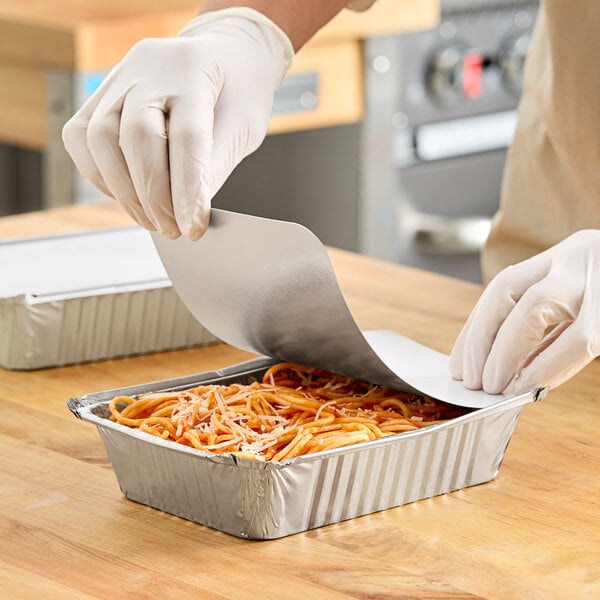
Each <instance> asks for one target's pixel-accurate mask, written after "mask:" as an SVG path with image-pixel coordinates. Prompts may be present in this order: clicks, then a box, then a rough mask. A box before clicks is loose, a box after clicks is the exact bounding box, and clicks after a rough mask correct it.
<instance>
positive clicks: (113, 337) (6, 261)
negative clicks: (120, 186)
mask: <svg viewBox="0 0 600 600" xmlns="http://www.w3.org/2000/svg"><path fill="white" fill-rule="evenodd" d="M0 273H2V278H1V279H0V367H2V368H4V369H39V368H43V367H53V366H59V365H66V364H70V363H80V362H87V361H92V360H100V359H108V358H115V357H120V356H129V355H135V354H144V353H148V352H158V351H162V350H172V349H175V348H183V347H188V346H197V345H205V344H209V343H214V342H216V341H219V340H218V338H217V337H216V336H215V335H213V334H212V333H209V332H208V331H207V330H206V329H205V328H204V327H203V326H202V325H200V324H199V323H198V322H197V321H196V319H195V318H194V317H193V316H192V315H191V314H190V312H189V311H188V309H187V308H186V307H185V305H184V304H183V303H182V302H181V300H180V299H179V297H178V295H177V294H176V293H175V290H174V289H173V287H172V285H171V281H170V280H169V278H168V276H167V274H166V272H165V270H164V268H163V266H162V264H161V262H160V259H159V258H158V256H157V254H156V250H155V248H154V245H153V244H152V241H151V239H150V237H149V235H148V233H147V232H145V231H143V230H141V229H139V228H136V227H122V228H117V229H107V230H98V231H92V232H86V233H80V234H70V235H59V236H49V237H36V238H24V239H18V240H9V241H5V242H0Z"/></svg>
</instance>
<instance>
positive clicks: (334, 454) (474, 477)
mask: <svg viewBox="0 0 600 600" xmlns="http://www.w3.org/2000/svg"><path fill="white" fill-rule="evenodd" d="M261 372H262V371H261ZM246 376H247V373H246ZM227 379H228V380H230V379H231V375H230V374H229V375H228V377H227ZM204 381H205V382H206V380H204ZM154 389H156V390H158V389H161V390H164V389H168V388H166V387H165V382H158V383H157V384H155V386H154ZM531 400H533V397H532V396H531V395H524V396H520V397H517V398H513V399H509V400H505V401H503V402H501V403H499V404H498V405H494V406H492V407H489V408H485V409H480V410H477V411H473V412H472V413H469V414H467V415H464V416H462V417H459V418H457V419H454V420H453V421H449V422H446V423H442V424H438V425H434V426H431V427H427V428H423V429H419V430H415V431H411V432H408V433H404V434H398V435H393V436H388V437H385V438H382V439H379V440H374V441H372V442H367V443H364V444H357V445H355V446H350V447H347V448H341V449H337V450H332V451H328V452H322V453H315V454H311V455H307V456H302V457H298V458H295V459H292V460H290V461H288V462H282V463H266V462H261V461H252V460H247V459H239V458H235V457H231V456H227V455H221V456H213V455H209V454H204V453H201V452H198V451H196V450H193V449H191V448H187V447H185V446H182V445H180V444H176V443H174V442H166V441H164V440H162V439H159V438H156V437H154V436H150V435H148V434H144V433H142V432H139V431H137V430H133V429H129V428H127V427H124V426H121V425H117V424H115V423H113V422H111V421H109V420H108V419H107V418H106V417H107V409H106V404H107V402H106V397H104V398H103V402H101V403H97V404H94V403H93V402H92V398H90V397H84V398H83V399H81V408H80V409H79V410H78V411H77V410H76V411H74V412H77V413H78V414H79V415H80V416H81V417H82V418H83V419H84V420H88V421H91V422H93V423H95V424H96V425H97V427H98V431H99V433H100V436H101V438H102V440H103V442H104V444H105V446H106V450H107V453H108V456H109V458H110V460H111V463H112V465H113V468H114V470H115V473H116V476H117V479H118V481H119V485H120V487H121V490H122V491H123V493H124V494H125V496H127V497H128V498H130V499H131V500H135V501H137V502H141V503H142V504H146V505H148V506H152V507H154V508H158V509H160V510H162V511H165V512H168V513H171V514H174V515H177V516H180V517H183V518H186V519H189V520H191V521H195V522H197V523H201V524H203V525H207V526H209V527H213V528H215V529H218V530H221V531H224V532H227V533H230V534H232V535H235V536H237V537H240V538H247V539H255V540H266V539H274V538H279V537H283V536H286V535H290V534H294V533H298V532H301V531H305V530H308V529H313V528H316V527H321V526H324V525H328V524H330V523H336V522H338V521H343V520H346V519H351V518H354V517H358V516H361V515H365V514H369V513H372V512H376V511H379V510H384V509H387V508H391V507H395V506H401V505H403V504H406V503H409V502H414V501H416V500H421V499H424V498H429V497H431V496H436V495H439V494H445V493H447V492H451V491H453V490H458V489H462V488H465V487H468V486H472V485H476V484H479V483H484V482H487V481H490V480H491V479H493V478H494V477H495V476H496V475H497V473H498V471H499V468H500V465H501V462H502V459H503V457H504V454H505V451H506V448H507V446H508V443H509V441H510V438H511V436H512V433H513V431H514V429H515V426H516V423H517V421H518V418H519V415H520V411H521V408H522V405H523V404H525V403H527V402H529V401H531ZM72 402H73V401H72ZM70 408H71V409H72V410H73V408H74V407H73V405H72V404H71V405H70Z"/></svg>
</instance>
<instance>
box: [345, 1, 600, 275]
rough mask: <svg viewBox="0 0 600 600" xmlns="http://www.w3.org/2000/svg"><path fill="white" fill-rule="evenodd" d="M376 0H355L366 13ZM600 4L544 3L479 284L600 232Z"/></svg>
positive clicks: (526, 71) (535, 32) (595, 2)
mask: <svg viewBox="0 0 600 600" xmlns="http://www.w3.org/2000/svg"><path fill="white" fill-rule="evenodd" d="M373 1H374V0H354V2H352V3H351V4H350V5H349V8H353V9H355V10H357V9H358V10H364V9H365V8H368V7H369V6H370V5H371V4H373ZM599 59H600V0H570V1H568V2H567V1H566V0H542V4H541V6H540V12H539V15H538V18H537V22H536V26H535V31H534V35H533V40H532V45H531V49H530V51H529V56H528V58H527V62H526V68H525V75H524V89H523V95H522V97H521V102H520V104H519V118H518V124H517V130H516V133H515V137H514V140H513V142H512V145H511V147H510V149H509V152H508V158H507V161H506V167H505V171H504V177H503V185H502V193H501V203H500V210H499V211H498V213H497V214H496V216H495V218H494V221H493V224H492V230H491V233H490V236H489V238H488V241H487V244H486V246H485V248H484V249H483V252H482V270H483V275H484V280H485V281H489V280H490V279H491V278H492V277H493V276H494V275H495V274H496V273H497V272H498V271H500V270H501V269H503V268H504V267H506V266H508V265H510V264H514V263H517V262H519V261H521V260H524V259H526V258H528V257H530V256H533V255H534V254H537V253H538V252H541V251H542V250H545V249H546V248H548V247H550V246H552V245H554V244H556V243H558V242H559V241H560V240H562V239H563V238H565V237H567V236H568V235H569V234H571V233H573V232H574V231H577V230H579V229H589V228H593V229H600V65H599V64H598V60H599Z"/></svg>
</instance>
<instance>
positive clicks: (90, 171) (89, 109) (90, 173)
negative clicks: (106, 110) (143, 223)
mask: <svg viewBox="0 0 600 600" xmlns="http://www.w3.org/2000/svg"><path fill="white" fill-rule="evenodd" d="M118 72H119V65H117V66H116V67H115V68H114V69H113V70H112V71H111V72H110V73H109V74H108V75H107V76H106V77H105V78H104V81H102V83H101V84H100V86H99V87H98V89H97V90H96V91H95V92H94V93H93V94H92V95H91V96H90V97H89V98H88V99H87V100H86V101H85V103H84V104H83V106H82V107H81V108H80V109H79V110H78V111H77V112H76V113H75V114H74V115H73V116H72V117H71V118H70V119H69V120H68V121H67V122H66V123H65V125H64V127H63V130H62V139H63V143H64V145H65V149H66V150H67V152H68V153H69V156H70V157H71V159H72V160H73V162H74V163H75V166H76V167H77V170H78V171H79V173H80V175H81V176H82V177H84V178H85V179H87V180H88V181H89V182H90V183H92V184H93V185H95V186H96V187H97V188H98V189H99V190H100V191H101V192H102V193H103V194H106V195H107V196H111V197H112V192H111V190H110V188H109V186H108V185H106V182H105V181H104V179H103V177H102V175H101V173H100V170H99V169H98V166H97V165H96V161H95V160H94V158H93V157H92V154H91V152H90V149H89V147H88V127H89V123H90V119H91V118H92V115H93V114H94V112H95V111H96V108H97V106H98V104H99V103H100V102H101V101H102V99H103V98H104V95H105V92H106V90H107V89H108V88H109V87H110V86H111V85H112V82H113V81H114V79H115V78H116V77H117V75H118ZM131 216H133V215H131Z"/></svg>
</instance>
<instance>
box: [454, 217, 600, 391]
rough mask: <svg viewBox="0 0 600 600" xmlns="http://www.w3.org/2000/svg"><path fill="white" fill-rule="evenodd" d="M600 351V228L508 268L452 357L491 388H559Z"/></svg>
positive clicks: (472, 383)
mask: <svg viewBox="0 0 600 600" xmlns="http://www.w3.org/2000/svg"><path fill="white" fill-rule="evenodd" d="M598 355H600V230H597V229H595V230H585V231H579V232H577V233H574V234H573V235H571V236H570V237H568V238H566V239H565V240H563V241H562V242H560V243H559V244H557V245H556V246H553V247H552V248H550V249H548V250H546V251H545V252H542V253H540V254H538V255H537V256H534V257H532V258H530V259H528V260H525V261H523V262H522V263H519V264H517V265H514V266H511V267H508V268H506V269H504V270H503V271H501V272H500V273H499V274H498V275H497V276H496V277H495V278H494V279H493V280H492V281H491V282H490V284H489V285H488V286H487V288H486V289H485V291H484V292H483V294H482V296H481V298H480V299H479V302H478V303H477V305H476V306H475V308H474V310H473V312H472V313H471V315H470V317H469V319H468V320H467V322H466V324H465V326H464V328H463V330H462V332H461V333H460V335H459V336H458V339H457V340H456V343H455V345H454V348H453V350H452V355H451V358H450V370H451V373H452V376H453V377H454V378H455V379H462V380H463V382H464V384H465V386H466V387H467V388H470V389H483V390H485V391H486V392H489V393H490V394H497V393H500V392H505V393H510V394H519V393H523V392H527V391H530V390H533V389H535V388H543V387H546V388H553V387H556V386H558V385H560V384H561V383H563V382H565V381H566V380H567V379H569V378H570V377H572V376H573V375H574V374H575V373H577V372H578V371H579V370H580V369H582V368H583V367H584V366H585V365H586V364H588V363H589V362H590V361H592V360H593V359H594V358H595V357H596V356H598Z"/></svg>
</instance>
